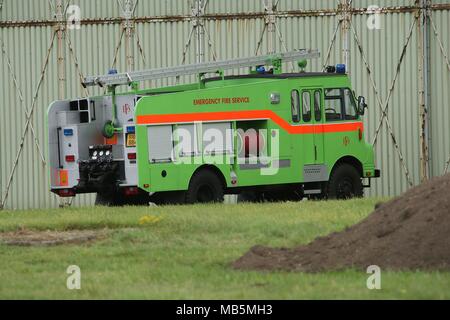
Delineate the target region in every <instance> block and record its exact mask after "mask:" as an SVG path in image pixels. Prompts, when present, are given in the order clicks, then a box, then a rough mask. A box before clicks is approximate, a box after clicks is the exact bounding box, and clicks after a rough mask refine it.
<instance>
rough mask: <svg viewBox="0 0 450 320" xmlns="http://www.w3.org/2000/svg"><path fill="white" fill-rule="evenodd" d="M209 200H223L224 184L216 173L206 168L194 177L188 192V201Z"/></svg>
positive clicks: (207, 201)
mask: <svg viewBox="0 0 450 320" xmlns="http://www.w3.org/2000/svg"><path fill="white" fill-rule="evenodd" d="M209 202H223V185H222V181H221V180H220V178H219V177H218V176H217V174H216V173H214V172H213V171H211V170H208V169H204V170H201V171H199V172H197V173H196V174H195V175H194V176H193V177H192V179H191V181H190V183H189V188H188V190H187V192H186V203H209Z"/></svg>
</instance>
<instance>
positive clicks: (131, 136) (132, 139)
mask: <svg viewBox="0 0 450 320" xmlns="http://www.w3.org/2000/svg"><path fill="white" fill-rule="evenodd" d="M127 147H136V134H135V133H128V134H127Z"/></svg>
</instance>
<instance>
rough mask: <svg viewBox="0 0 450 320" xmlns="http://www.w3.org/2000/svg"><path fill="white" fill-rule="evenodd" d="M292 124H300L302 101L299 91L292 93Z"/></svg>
mask: <svg viewBox="0 0 450 320" xmlns="http://www.w3.org/2000/svg"><path fill="white" fill-rule="evenodd" d="M291 109H292V122H300V99H299V93H298V90H292V91H291Z"/></svg>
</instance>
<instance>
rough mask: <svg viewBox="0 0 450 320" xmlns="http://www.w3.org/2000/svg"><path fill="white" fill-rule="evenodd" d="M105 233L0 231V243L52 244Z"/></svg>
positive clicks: (84, 238)
mask: <svg viewBox="0 0 450 320" xmlns="http://www.w3.org/2000/svg"><path fill="white" fill-rule="evenodd" d="M106 235H107V231H106V230H71V231H50V230H47V231H33V230H27V229H23V230H19V231H15V232H6V233H0V243H4V244H7V245H15V246H54V245H59V244H68V243H77V244H78V243H83V242H89V241H94V240H98V239H100V238H104V237H105V236H106Z"/></svg>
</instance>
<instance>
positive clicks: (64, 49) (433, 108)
mask: <svg viewBox="0 0 450 320" xmlns="http://www.w3.org/2000/svg"><path fill="white" fill-rule="evenodd" d="M128 2H129V0H119V1H115V0H93V1H92V0H79V1H65V0H33V1H31V0H0V5H1V9H0V45H1V46H2V49H1V52H0V57H1V58H0V79H1V80H0V81H1V85H0V87H1V88H0V90H1V91H0V96H1V98H0V108H1V109H0V110H1V112H0V160H1V161H0V204H1V203H3V202H4V203H5V207H6V208H36V207H41V208H42V207H50V206H57V205H58V199H57V198H56V197H54V196H53V195H51V194H50V193H49V191H48V178H47V169H46V167H45V162H44V161H42V159H41V156H40V153H42V155H43V157H44V160H45V158H46V144H45V114H46V109H47V106H48V105H49V103H50V102H51V101H52V100H55V99H58V97H59V96H64V97H75V96H82V95H85V94H98V93H100V91H99V90H98V89H89V91H86V90H83V89H82V87H81V86H80V76H83V75H88V74H99V73H105V72H106V71H107V70H108V69H109V68H110V67H111V66H112V65H113V62H114V60H115V58H116V60H117V61H116V62H117V63H116V64H117V68H118V69H119V70H126V69H127V68H134V69H143V68H153V67H163V66H175V65H179V64H180V63H182V62H184V63H192V62H195V61H197V59H200V58H199V56H198V53H199V51H198V50H197V49H196V32H194V33H193V34H192V35H191V32H192V29H193V21H196V19H197V18H198V20H199V21H200V22H201V23H203V25H204V32H203V36H202V39H203V40H202V41H201V43H202V47H203V50H204V57H203V60H204V61H210V60H213V59H215V58H216V59H228V58H235V57H243V56H251V55H254V54H255V52H256V51H257V48H258V43H260V48H259V50H258V53H260V54H261V53H266V52H271V51H285V50H291V49H296V48H318V49H319V50H320V51H321V52H322V58H321V59H320V60H318V61H313V62H312V63H311V64H310V66H309V68H310V69H312V70H320V69H321V68H322V66H323V65H324V64H325V63H326V61H325V60H326V58H327V53H328V52H329V53H330V56H329V59H328V63H329V64H335V63H339V62H343V60H344V55H343V50H344V49H345V43H346V40H345V39H346V37H348V38H349V41H348V43H349V50H350V55H349V62H350V71H351V74H352V81H353V84H354V88H355V90H356V92H357V93H359V94H362V95H364V96H366V97H367V98H368V102H369V104H370V109H369V112H368V114H367V116H366V118H365V119H366V120H365V121H366V128H367V133H368V137H367V139H369V140H370V142H373V141H374V138H375V136H377V139H376V143H375V148H376V155H377V164H378V166H379V167H380V168H381V169H382V171H383V177H382V178H381V179H380V180H378V181H376V182H375V183H374V185H373V187H372V189H371V191H370V195H396V194H399V193H400V192H402V191H404V190H405V189H407V188H408V187H409V186H410V185H411V184H417V183H418V182H419V181H420V179H421V164H422V163H423V162H422V161H421V160H420V155H421V153H420V150H421V147H422V145H423V144H422V143H421V142H420V139H419V137H420V135H421V133H422V129H421V117H420V107H419V105H420V102H421V100H420V95H419V94H420V92H421V91H422V90H423V89H424V86H423V83H424V81H422V80H421V79H422V78H421V73H420V68H419V65H420V61H425V65H424V67H427V66H428V68H427V69H426V70H427V71H428V72H426V74H427V76H428V82H427V83H429V84H430V86H429V91H427V92H425V95H426V99H425V101H426V107H427V108H428V110H429V113H428V116H429V120H428V122H427V125H428V127H427V128H426V130H425V131H426V132H427V133H428V134H427V136H426V141H425V142H427V143H426V145H427V146H428V148H429V151H428V154H429V172H430V174H431V175H440V174H442V173H443V172H444V170H445V167H446V162H447V160H448V159H449V156H450V130H449V126H448V124H449V123H450V112H449V107H450V102H449V101H450V65H449V53H450V39H449V36H448V34H449V31H450V25H449V21H450V0H435V1H428V7H427V8H428V9H429V10H428V11H425V10H421V7H420V5H424V4H426V1H425V0H422V1H415V0H395V1H388V0H384V1H373V0H353V1H350V0H346V1H344V0H335V1H331V0H318V1H316V0H305V1H296V0H279V1H278V0H266V1H264V0H250V1H237V0H209V1H205V0H203V3H202V5H205V10H204V11H202V12H201V13H200V14H199V15H198V17H195V16H193V14H195V13H193V11H192V7H191V6H192V5H195V1H193V0H191V1H185V0H170V1H169V0H157V1H143V0H139V1H136V0H134V1H131V2H133V3H136V9H135V11H134V16H133V18H132V19H131V20H130V21H131V25H132V26H134V33H132V35H133V37H130V38H129V39H130V40H129V41H130V46H131V49H130V50H129V51H127V50H126V43H127V39H128V38H127V36H126V32H125V34H124V35H123V36H121V35H122V32H123V30H124V19H123V18H122V17H123V11H122V10H121V6H122V7H123V6H125V5H126V4H127V3H128ZM270 3H272V5H270ZM345 3H347V4H348V6H344V5H343V4H345ZM68 4H75V5H78V6H79V7H80V9H81V18H82V25H81V30H67V32H61V33H59V34H60V35H65V36H64V37H62V38H61V40H60V41H59V42H58V33H56V37H55V39H54V42H53V45H51V43H52V38H53V35H54V34H55V31H57V30H58V26H65V23H64V21H62V24H58V21H57V20H58V19H61V17H59V18H58V15H57V14H56V13H58V10H59V8H62V9H61V10H62V11H64V9H65V8H66V6H67V5H68ZM265 4H266V6H265ZM373 4H376V5H378V6H379V7H380V10H381V11H380V19H381V20H380V21H381V29H380V30H370V29H369V28H368V27H367V19H368V18H369V14H368V12H367V8H368V6H370V5H373ZM426 12H428V14H429V18H428V19H427V20H426V21H428V26H427V27H425V28H423V29H421V25H422V21H423V20H422V18H421V17H422V16H421V14H422V15H423V14H425V13H426ZM346 13H347V14H348V16H347V17H349V20H350V21H351V24H346V22H347V21H349V20H347V19H346V15H345V14H346ZM64 17H65V16H64ZM271 17H273V18H271ZM345 26H348V28H345ZM423 30H425V34H426V35H427V36H428V42H427V47H429V48H428V50H427V51H426V52H428V54H427V55H426V57H425V58H424V59H422V53H423V52H424V51H423V50H420V48H421V44H422V42H421V39H422V36H421V32H422V31H423ZM263 31H264V34H263V36H262V33H263ZM190 35H191V41H190V43H189V45H187V44H188V40H189V38H190ZM406 44H407V46H406V48H405V50H404V54H403V58H402V59H400V58H401V57H402V52H403V49H404V47H405V45H406ZM49 48H51V50H50V51H49V55H48V65H47V66H46V65H45V62H46V56H47V53H48V50H49ZM58 49H59V52H60V53H59V54H58ZM127 55H128V59H127ZM183 57H185V58H184V59H183ZM58 58H59V60H58ZM400 60H401V63H399V61H400ZM58 61H59V66H60V68H59V69H58ZM398 66H400V67H399V68H398ZM44 67H45V74H44V76H43V78H42V79H43V81H42V83H41V85H40V86H39V90H37V89H38V85H39V83H40V77H41V70H43V69H44ZM286 67H287V68H289V67H290V66H289V65H288V66H286ZM368 69H369V70H370V72H368ZM58 70H59V71H60V72H59V73H58ZM61 70H62V71H63V72H61ZM397 70H399V71H398V74H397ZM234 72H239V70H235V71H234ZM192 79H193V78H192V77H185V78H183V79H182V81H184V82H186V81H190V80H192ZM174 81H175V80H174V79H167V80H161V81H157V82H155V83H151V85H158V86H160V85H167V84H169V83H174ZM392 84H394V85H393V86H392ZM391 87H392V90H391ZM375 88H376V90H375ZM425 91H426V90H425ZM36 92H37V99H36V101H35V103H34V104H33V97H34V96H35V94H36ZM427 93H428V94H427ZM388 97H389V100H388ZM386 101H389V103H387V104H386ZM33 105H34V108H33V114H32V116H31V122H30V124H31V126H29V127H28V130H27V133H26V135H25V139H24V141H23V151H22V153H21V154H20V157H19V158H18V159H19V160H18V162H17V166H16V169H15V171H14V175H12V180H11V181H12V182H11V183H9V182H8V181H9V180H10V176H11V172H12V171H13V168H14V163H15V159H16V157H17V154H18V152H19V150H20V149H21V136H22V134H23V132H24V130H25V127H26V116H25V114H26V112H29V111H30V110H31V108H32V106H33ZM386 106H387V108H386ZM384 108H386V115H387V117H386V119H387V121H386V119H384V120H383V121H382V122H381V125H380V119H381V117H382V114H383V112H382V111H381V110H383V109H384ZM377 129H378V130H377ZM377 131H379V132H378V134H376V132H377ZM39 150H41V151H39ZM9 185H10V187H9V188H8V186H9ZM7 189H8V194H6V191H7ZM5 198H6V200H5ZM91 203H92V197H90V196H86V197H77V199H76V200H75V202H74V204H75V205H86V204H91Z"/></svg>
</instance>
